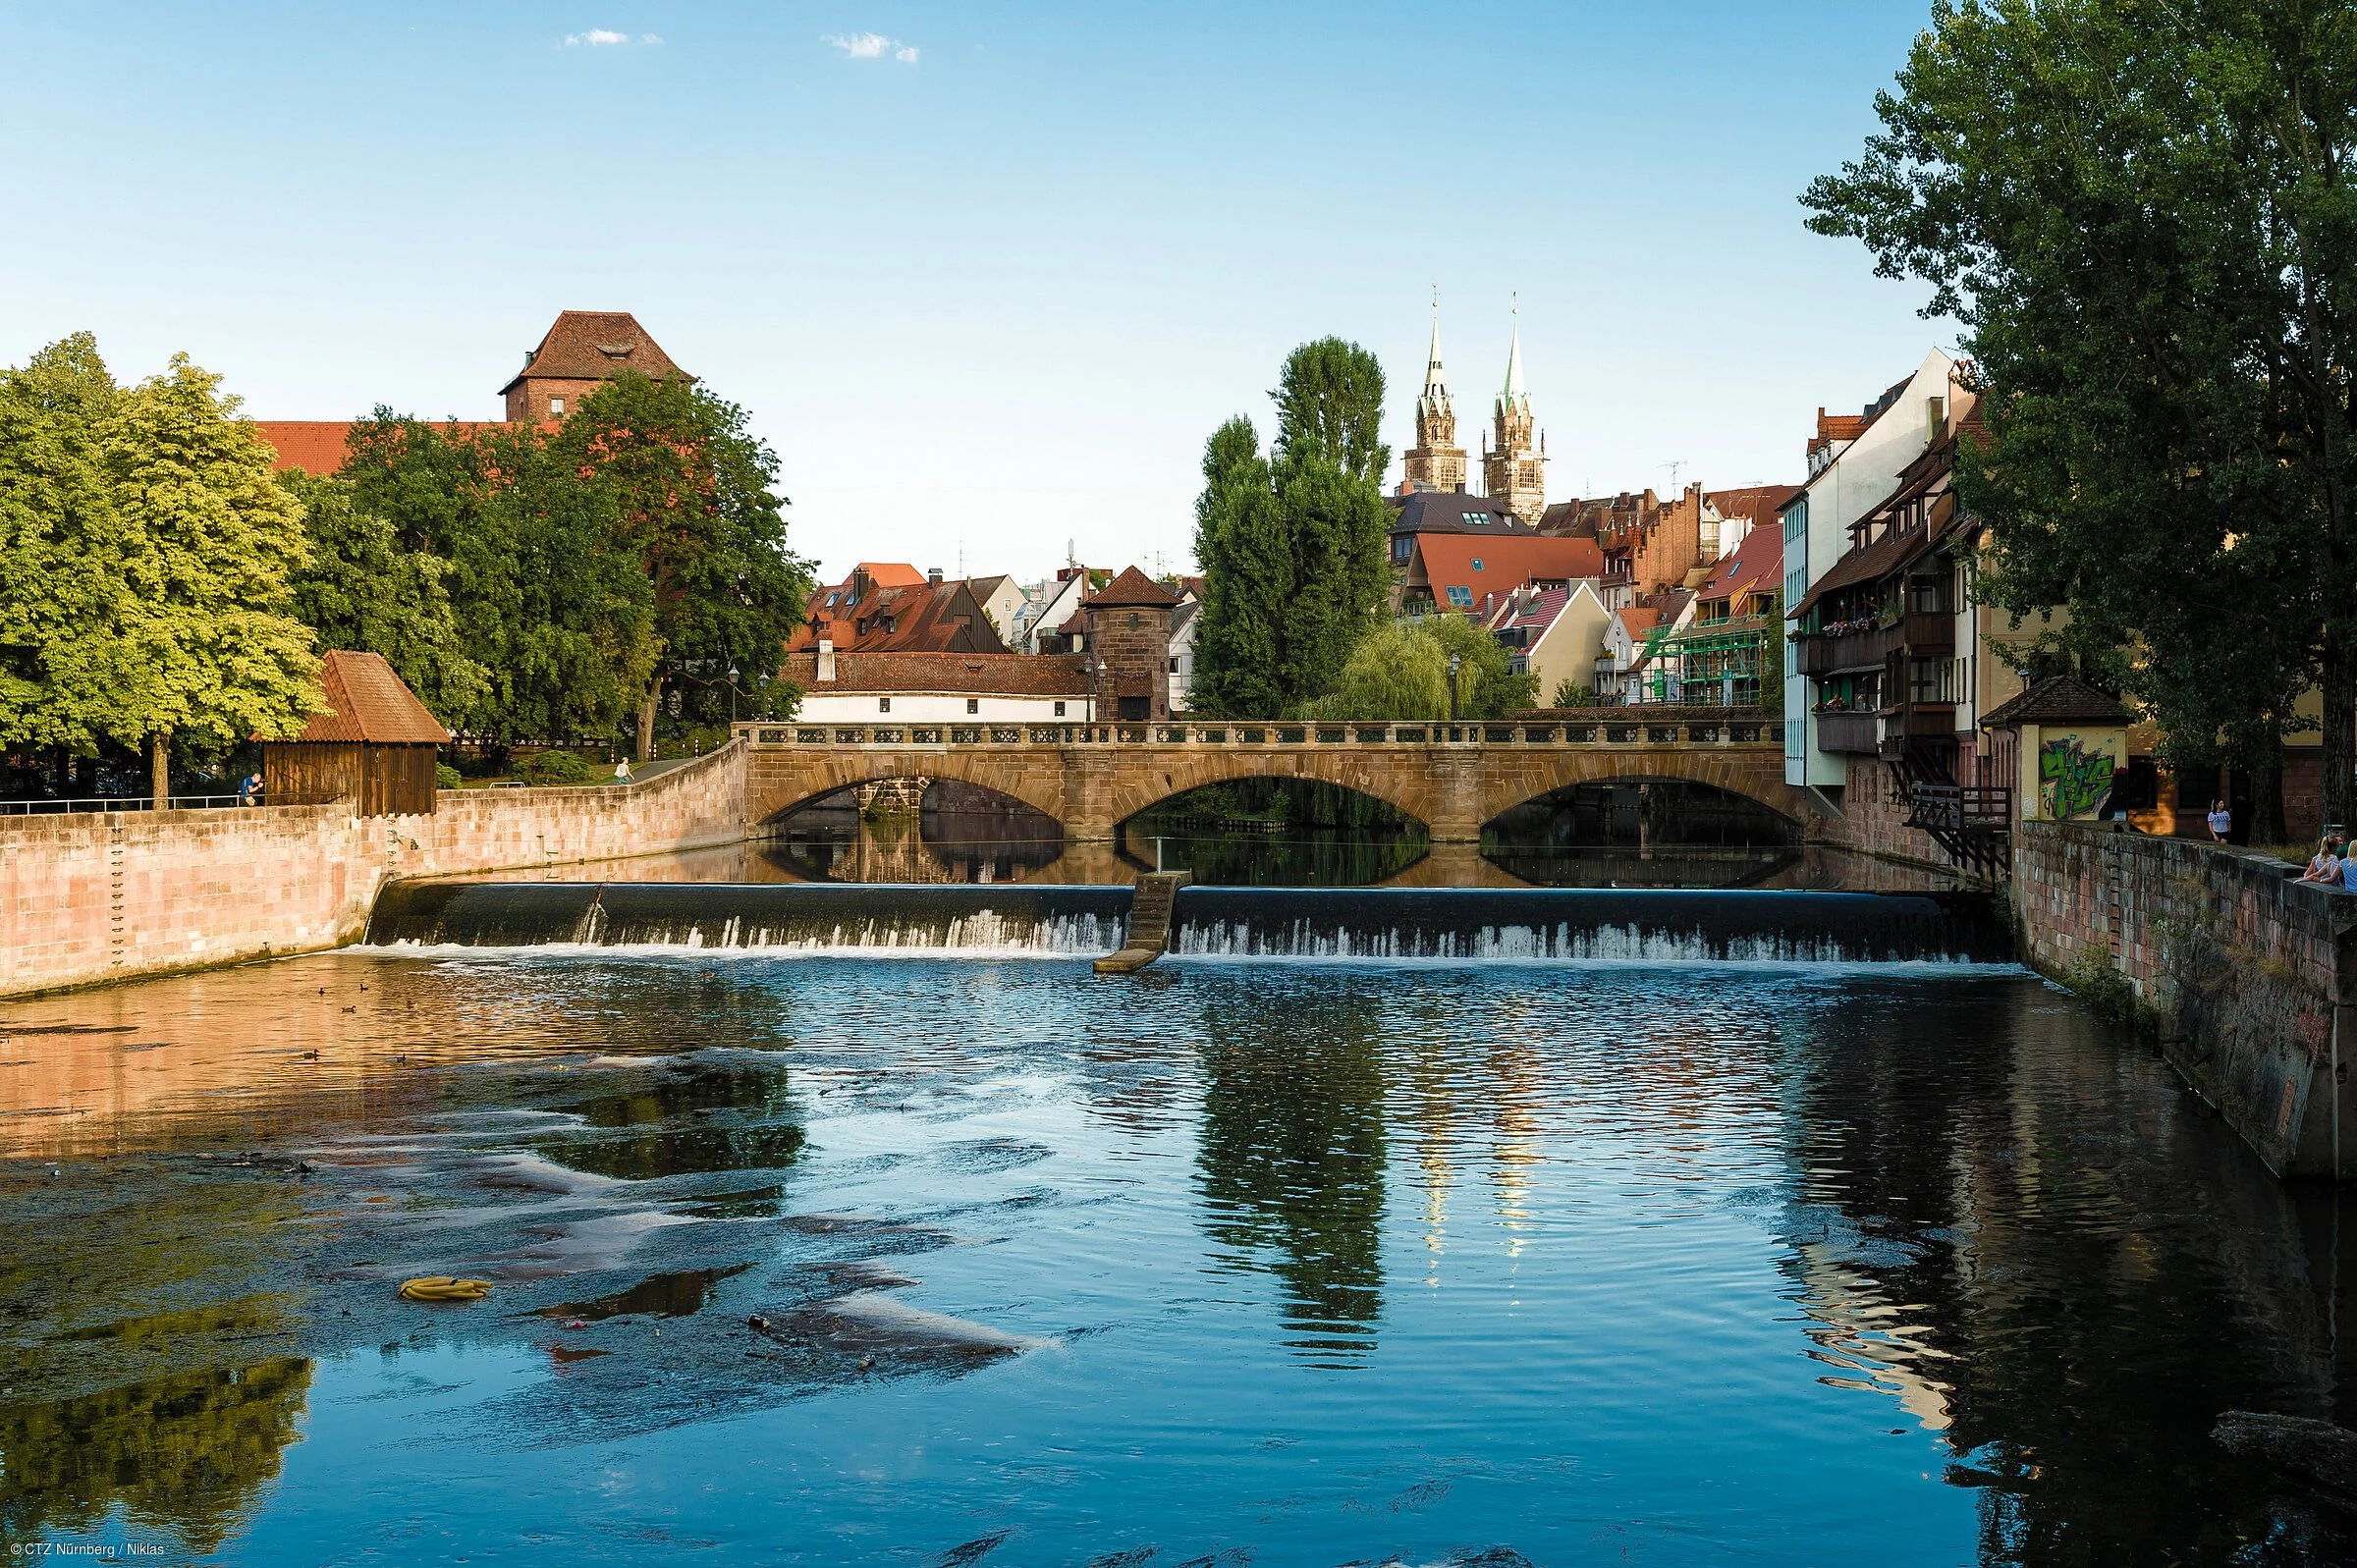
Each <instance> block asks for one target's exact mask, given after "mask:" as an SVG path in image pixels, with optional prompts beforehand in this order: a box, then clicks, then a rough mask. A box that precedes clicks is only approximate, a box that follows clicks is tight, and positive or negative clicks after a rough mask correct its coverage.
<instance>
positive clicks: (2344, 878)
mask: <svg viewBox="0 0 2357 1568" xmlns="http://www.w3.org/2000/svg"><path fill="white" fill-rule="evenodd" d="M2340 890H2341V892H2357V838H2351V839H2350V840H2349V841H2348V843H2347V844H2345V845H2344V846H2343V847H2342V848H2341V851H2340Z"/></svg>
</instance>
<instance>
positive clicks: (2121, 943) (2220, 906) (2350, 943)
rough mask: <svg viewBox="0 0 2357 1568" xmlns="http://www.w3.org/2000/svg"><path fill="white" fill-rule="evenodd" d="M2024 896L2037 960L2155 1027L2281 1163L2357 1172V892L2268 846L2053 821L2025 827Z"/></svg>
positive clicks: (2025, 928)
mask: <svg viewBox="0 0 2357 1568" xmlns="http://www.w3.org/2000/svg"><path fill="white" fill-rule="evenodd" d="M2012 897H2013V908H2014V915H2015V919H2016V921H2017V923H2018V926H2019V932H2020V939H2021V945H2022V948H2023V952H2024V954H2025V956H2026V957H2027V958H2028V959H2029V961H2030V962H2031V963H2033V964H2034V965H2036V966H2037V967H2038V968H2039V969H2041V970H2043V971H2045V972H2046V973H2047V974H2049V975H2052V976H2054V977H2055V978H2056V979H2059V980H2062V981H2064V982H2065V983H2067V984H2069V985H2071V986H2073V987H2074V988H2075V989H2077V990H2079V991H2081V992H2083V993H2085V994H2087V995H2089V996H2091V997H2093V998H2094V999H2095V1000H2097V1001H2098V1002H2099V1003H2105V1004H2108V1005H2109V1006H2110V1008H2112V1009H2113V1010H2115V1011H2117V1012H2119V1013H2122V1014H2123V1015H2126V1016H2129V1017H2131V1018H2133V1020H2134V1021H2135V1022H2136V1023H2138V1024H2139V1025H2140V1026H2141V1027H2143V1028H2144V1029H2146V1030H2149V1031H2150V1032H2151V1033H2152V1034H2153V1035H2154V1037H2155V1038H2156V1039H2157V1040H2158V1041H2159V1043H2160V1046H2161V1049H2162V1051H2163V1053H2164V1054H2165V1055H2166V1056H2167V1057H2168V1059H2169V1060H2170V1061H2171V1062H2173V1063H2174V1064H2175V1065H2176V1066H2177V1068H2178V1069H2179V1070H2180V1071H2182V1072H2183V1073H2184V1074H2185V1076H2186V1077H2187V1078H2188V1079H2189V1080H2190V1081H2191V1082H2192V1083H2193V1085H2194V1087H2195V1088H2196V1089H2198V1090H2199V1091H2200V1092H2201V1094H2202V1095H2203V1097H2204V1098H2205V1099H2207V1100H2209V1101H2210V1102H2211V1104H2213V1105H2215V1106H2216V1107H2217V1108H2219V1110H2220V1113H2221V1114H2222V1115H2223V1116H2224V1117H2225V1119H2226V1121H2227V1122H2228V1124H2230V1125H2231V1126H2232V1127H2233V1128H2234V1129H2235V1130H2236V1131H2237V1132H2239V1133H2241V1134H2242V1136H2243V1137H2244V1139H2246V1140H2247V1141H2248V1142H2249V1143H2250V1144H2251V1146H2252V1147H2253V1148H2254V1149H2256V1150H2258V1152H2259V1155H2260V1157H2261V1158H2262V1159H2264V1160H2265V1161H2266V1162H2267V1163H2268V1165H2269V1166H2270V1167H2271V1168H2272V1169H2274V1170H2275V1172H2276V1173H2277V1174H2278V1175H2286V1176H2293V1175H2297V1176H2322V1177H2328V1178H2330V1177H2333V1176H2335V1175H2337V1176H2339V1177H2341V1178H2343V1179H2357V1159H2352V1158H2351V1157H2350V1156H2344V1155H2343V1154H2342V1152H2341V1147H2340V1145H2341V1141H2342V1139H2343V1137H2344V1136H2350V1137H2357V1121H2351V1120H2350V1117H2349V1116H2348V1115H2347V1114H2344V1111H2357V1103H2353V1104H2348V1105H2344V1104H2343V1103H2344V1102H2345V1101H2347V1100H2348V1098H2349V1090H2348V1086H2347V1084H2346V1083H2345V1082H2344V1081H2343V1078H2344V1074H2343V1071H2342V1069H2341V1063H2340V1056H2341V1053H2342V1051H2343V1050H2344V1049H2357V1034H2352V1035H2350V1036H2349V1043H2348V1046H2346V1047H2344V1045H2343V1043H2342V1035H2343V1033H2344V1028H2343V1025H2344V1024H2345V1023H2346V1022H2347V1020H2346V1018H2344V1016H2343V1015H2344V1013H2345V1012H2346V1011H2347V1009H2348V1008H2349V1006H2350V1004H2351V1002H2352V1000H2357V897H2351V896H2349V895H2347V894H2345V893H2341V892H2335V891H2332V890H2330V889H2326V888H2321V887H2315V886H2311V885H2308V884H2305V883H2302V882H2300V881H2298V880H2297V876H2296V874H2295V873H2294V871H2293V869H2292V868H2291V867H2289V866H2287V865H2285V864H2284V863H2283V862H2281V861H2279V860H2276V859H2275V858H2274V857H2272V856H2269V855H2263V854H2258V853H2254V852H2251V851H2247V850H2237V849H2229V848H2224V847H2221V846H2219V845H2214V844H2208V843H2199V842H2196V841H2194V840H2192V839H2188V838H2151V837H2148V836H2146V835H2143V834H2139V833H2135V832H2132V831H2130V830H2128V829H2127V828H2126V826H2125V825H2124V824H2117V825H2114V824H2101V825H2098V824H2081V823H2052V822H2024V823H2020V824H2017V825H2016V826H2015V828H2014V835H2013V881H2012ZM2344 1122H2348V1131H2347V1133H2346V1134H2344V1133H2343V1131H2342V1124H2343V1123H2344ZM2352 1154H2357V1151H2352Z"/></svg>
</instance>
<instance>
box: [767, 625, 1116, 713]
mask: <svg viewBox="0 0 2357 1568" xmlns="http://www.w3.org/2000/svg"><path fill="white" fill-rule="evenodd" d="M780 674H781V675H782V676H784V677H785V678H786V679H789V680H792V681H793V682H795V684H796V685H798V686H800V687H801V688H802V700H801V705H800V706H799V707H797V708H796V709H795V719H796V720H799V721H801V722H804V723H813V724H816V723H824V724H858V725H893V724H919V725H930V724H942V725H958V724H990V723H994V722H996V723H1002V724H1055V723H1059V722H1062V723H1066V724H1089V723H1092V722H1094V721H1095V719H1096V717H1097V704H1096V700H1095V693H1094V690H1093V686H1092V682H1091V679H1090V676H1089V668H1088V658H1087V656H1086V655H1084V654H1039V655H1032V654H1020V653H837V652H835V650H834V648H833V647H832V645H830V644H827V643H823V642H822V643H820V644H819V646H818V650H817V652H815V653H797V654H789V655H787V657H786V663H785V668H784V670H782V671H781V672H780Z"/></svg>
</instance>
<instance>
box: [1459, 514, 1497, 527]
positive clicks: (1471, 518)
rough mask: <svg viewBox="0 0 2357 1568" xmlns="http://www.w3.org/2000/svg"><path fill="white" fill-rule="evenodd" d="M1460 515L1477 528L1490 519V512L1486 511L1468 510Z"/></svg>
mask: <svg viewBox="0 0 2357 1568" xmlns="http://www.w3.org/2000/svg"><path fill="white" fill-rule="evenodd" d="M1459 515H1460V516H1462V517H1463V519H1464V520H1465V521H1466V522H1469V523H1471V524H1473V525H1474V526H1475V527H1477V528H1478V527H1479V526H1481V525H1482V524H1483V523H1485V522H1487V521H1489V520H1490V514H1488V513H1486V512H1467V513H1462V514H1459Z"/></svg>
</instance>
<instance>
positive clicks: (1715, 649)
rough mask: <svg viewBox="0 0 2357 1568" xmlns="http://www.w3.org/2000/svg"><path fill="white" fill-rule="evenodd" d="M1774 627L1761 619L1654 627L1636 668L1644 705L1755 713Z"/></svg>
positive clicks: (1778, 673) (1772, 647) (1769, 664)
mask: <svg viewBox="0 0 2357 1568" xmlns="http://www.w3.org/2000/svg"><path fill="white" fill-rule="evenodd" d="M1779 629H1780V628H1779V627H1778V626H1777V625H1776V624H1775V623H1774V622H1771V621H1770V620H1769V619H1768V618H1767V617H1766V616H1738V617H1731V618H1728V619H1726V620H1721V621H1698V622H1693V623H1691V624H1689V625H1683V626H1656V627H1654V628H1653V630H1652V631H1650V632H1648V633H1646V637H1645V652H1644V656H1643V661H1644V662H1643V664H1642V665H1641V666H1640V668H1639V679H1640V681H1641V682H1642V689H1643V700H1644V701H1646V702H1673V703H1682V704H1685V705H1687V706H1689V707H1699V708H1756V707H1758V706H1759V705H1760V677H1761V674H1762V672H1764V671H1770V670H1772V669H1774V671H1775V675H1776V676H1778V677H1781V674H1782V672H1781V668H1776V667H1774V666H1773V664H1772V656H1773V654H1774V651H1775V648H1776V636H1777V632H1778V631H1779Z"/></svg>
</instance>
